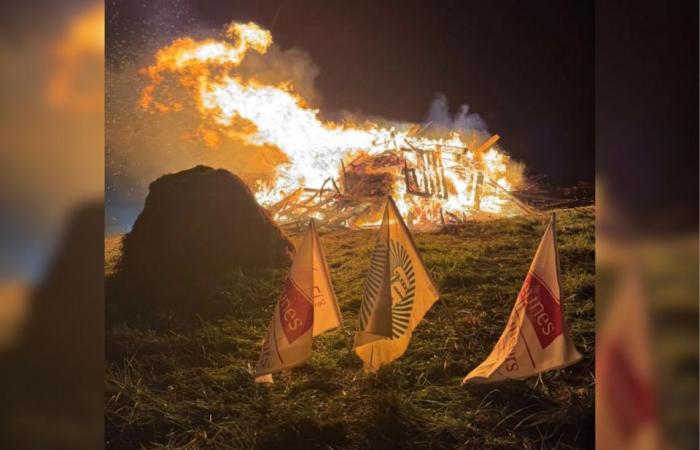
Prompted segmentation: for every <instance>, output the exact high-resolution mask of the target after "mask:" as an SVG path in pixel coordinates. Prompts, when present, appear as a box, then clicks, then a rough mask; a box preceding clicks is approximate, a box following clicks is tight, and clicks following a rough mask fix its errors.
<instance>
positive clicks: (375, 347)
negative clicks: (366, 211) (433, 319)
mask: <svg viewBox="0 0 700 450" xmlns="http://www.w3.org/2000/svg"><path fill="white" fill-rule="evenodd" d="M438 298H439V296H438V293H437V289H435V285H434V284H433V281H432V280H431V279H430V275H429V274H428V271H427V270H426V268H425V265H424V264H423V261H422V260H421V258H420V255H419V254H418V249H417V248H416V246H415V244H414V242H413V238H412V237H411V233H410V232H409V231H408V228H407V227H406V224H405V223H404V222H403V219H401V214H400V213H399V210H398V209H397V208H396V205H395V204H394V201H393V200H392V199H391V197H389V198H388V199H387V203H386V207H385V208H384V217H383V219H382V225H381V227H380V228H379V234H378V236H377V240H376V242H375V247H374V253H373V254H372V261H371V263H370V270H369V274H368V275H367V278H366V280H365V289H364V298H363V300H362V306H361V307H360V317H359V324H358V330H357V332H356V333H355V353H357V355H358V356H359V357H360V358H361V359H362V361H363V362H364V367H365V370H368V371H376V370H378V369H379V367H381V366H382V365H384V364H388V363H390V362H391V361H393V360H395V359H396V358H398V357H400V356H401V355H402V354H403V353H404V352H405V351H406V348H408V344H409V342H410V341H411V335H412V334H413V330H414V329H415V328H416V326H418V324H419V323H420V321H421V320H422V319H423V316H424V315H425V314H426V313H427V312H428V310H429V309H430V307H431V306H432V305H433V303H435V301H437V299H438Z"/></svg>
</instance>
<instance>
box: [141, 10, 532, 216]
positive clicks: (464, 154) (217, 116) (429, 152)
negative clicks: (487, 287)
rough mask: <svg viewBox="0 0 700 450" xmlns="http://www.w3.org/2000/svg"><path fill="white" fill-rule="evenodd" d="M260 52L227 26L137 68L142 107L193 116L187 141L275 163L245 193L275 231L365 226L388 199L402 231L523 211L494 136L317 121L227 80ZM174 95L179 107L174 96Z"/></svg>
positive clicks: (243, 32)
mask: <svg viewBox="0 0 700 450" xmlns="http://www.w3.org/2000/svg"><path fill="white" fill-rule="evenodd" d="M271 45H272V35H271V34H270V32H269V31H267V30H265V29H263V28H261V27H259V26H258V25H256V24H254V23H247V24H243V23H232V24H230V25H229V26H228V27H227V29H226V32H225V39H223V40H215V39H205V40H195V39H192V38H182V39H178V40H176V41H174V42H173V43H172V44H170V45H169V46H166V47H164V48H162V49H161V50H159V51H158V52H157V54H156V58H155V59H156V61H155V63H154V64H153V65H151V66H149V67H147V68H145V69H143V71H142V74H143V75H145V76H146V77H147V80H148V83H147V85H146V86H145V88H144V89H143V92H142V96H141V107H142V108H143V109H144V110H150V111H154V112H158V113H173V112H178V111H181V110H182V109H183V108H185V107H187V106H185V105H188V104H193V105H195V107H196V108H197V109H198V111H199V113H200V115H201V118H202V123H201V124H200V125H199V127H198V132H197V133H198V135H199V136H201V138H202V140H203V142H204V143H205V144H207V145H208V146H212V147H216V146H217V143H218V142H219V141H220V140H221V139H240V140H242V141H243V142H245V143H247V144H252V145H256V146H273V147H276V148H278V149H279V150H280V151H281V152H282V153H284V155H285V156H286V162H283V163H281V164H280V165H279V166H278V167H276V170H275V173H274V176H273V177H272V180H271V181H270V180H267V181H266V182H262V181H260V182H258V183H257V186H254V189H255V190H256V192H255V195H256V198H257V200H258V202H259V203H260V204H261V205H263V206H264V207H265V208H267V209H268V210H269V212H270V214H271V215H272V216H273V218H274V219H275V220H276V221H277V222H278V223H280V224H281V225H283V226H287V227H295V226H298V225H300V224H302V223H305V222H306V221H307V220H308V219H309V218H310V217H313V218H316V219H318V220H319V222H320V224H321V225H322V226H328V227H332V226H342V227H362V226H373V225H376V224H378V222H379V211H380V209H381V206H382V204H383V202H384V199H385V198H386V196H388V195H391V196H393V198H394V199H395V200H396V204H397V207H398V209H399V211H400V212H401V214H402V215H403V216H404V217H406V218H407V222H408V223H409V225H421V224H447V223H459V222H463V221H465V220H467V219H469V218H478V217H492V216H512V215H515V214H520V213H523V212H531V210H530V208H528V207H527V206H526V205H525V204H523V203H522V202H520V201H519V200H518V199H517V198H515V197H514V196H513V195H512V192H511V191H512V190H513V189H514V188H515V187H517V185H518V184H519V183H520V181H521V180H522V172H523V169H522V165H520V164H516V163H514V162H512V161H511V159H510V157H509V156H508V155H507V154H506V153H505V152H504V151H503V150H502V149H500V148H499V147H498V146H497V141H498V140H499V136H498V135H493V136H490V135H488V134H487V133H485V132H484V131H483V130H470V131H469V132H468V133H467V132H464V131H463V130H462V131H460V132H457V131H454V130H440V129H439V127H434V128H435V130H433V129H431V127H430V124H427V125H420V124H413V123H392V122H388V121H386V122H379V121H372V120H361V121H352V122H350V121H347V122H342V123H336V122H328V121H323V120H321V119H320V118H319V111H318V110H316V109H313V108H311V107H309V106H308V105H307V102H306V101H305V100H304V98H302V97H301V96H300V94H299V93H298V92H296V91H295V89H294V87H293V85H292V84H291V82H287V83H282V84H278V85H270V84H265V83H264V82H262V81H260V80H258V79H256V78H255V76H254V75H253V76H250V75H248V76H246V77H244V76H243V75H242V74H241V73H239V72H238V71H237V68H238V67H239V66H240V64H241V63H242V61H243V60H244V58H245V57H246V54H248V53H249V52H258V53H260V54H265V53H266V52H267V50H268V49H269V47H270V46H271ZM173 85H175V86H177V87H178V88H179V89H180V91H182V92H185V95H186V98H180V96H178V95H174V92H175V90H174V89H173Z"/></svg>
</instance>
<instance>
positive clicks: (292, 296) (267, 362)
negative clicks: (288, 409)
mask: <svg viewBox="0 0 700 450" xmlns="http://www.w3.org/2000/svg"><path fill="white" fill-rule="evenodd" d="M338 327H342V319H341V315H340V309H339V308H338V300H337V298H336V296H335V291H334V290H333V285H332V283H331V278H330V274H329V271H328V264H327V263H326V257H325V255H324V253H323V249H322V248H321V244H320V241H319V238H318V233H317V232H316V227H315V225H314V222H313V220H311V221H310V222H309V228H308V231H307V232H306V235H305V236H304V238H303V240H302V242H301V244H300V245H299V248H298V250H297V252H296V255H295V257H294V261H293V262H292V267H291V269H290V270H289V275H288V276H287V281H286V282H285V284H284V288H283V291H282V295H281V296H280V298H279V301H278V302H277V306H276V307H275V312H274V314H273V316H272V320H271V321H270V325H269V327H268V331H267V334H266V336H265V339H264V341H263V345H262V350H261V352H260V358H259V359H258V363H257V365H256V368H255V381H256V382H259V383H269V382H272V374H273V373H275V372H279V371H281V370H284V369H289V368H292V367H296V366H299V365H301V364H303V363H305V362H306V361H308V360H309V358H311V346H312V338H313V337H314V336H318V335H320V334H321V333H323V332H325V331H328V330H331V329H333V328H338Z"/></svg>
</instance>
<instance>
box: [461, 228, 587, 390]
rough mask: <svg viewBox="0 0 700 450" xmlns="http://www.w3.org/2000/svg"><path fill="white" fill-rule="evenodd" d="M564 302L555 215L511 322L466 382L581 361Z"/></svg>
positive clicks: (516, 376)
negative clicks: (568, 326)
mask: <svg viewBox="0 0 700 450" xmlns="http://www.w3.org/2000/svg"><path fill="white" fill-rule="evenodd" d="M580 359H581V354H580V353H579V352H578V351H577V350H576V348H575V347H574V344H573V342H572V340H571V337H570V336H569V333H568V330H567V328H566V323H565V322H564V314H563V311H562V307H561V282H560V274H559V256H558V253H557V244H556V220H555V216H554V215H553V216H552V219H551V221H550V222H549V225H548V226H547V229H546V230H545V232H544V235H543V236H542V240H541V241H540V245H539V247H538V248H537V252H536V253H535V257H534V259H533V260H532V263H531V265H530V270H529V271H528V273H527V276H526V277H525V281H524V282H523V286H522V288H521V289H520V293H519V294H518V297H517V299H516V301H515V306H514V307H513V309H512V311H511V313H510V317H509V319H508V323H507V324H506V327H505V330H504V331H503V333H502V334H501V337H500V339H499V340H498V342H497V343H496V346H495V347H494V349H493V351H492V352H491V354H490V355H489V356H488V357H487V358H486V360H485V361H484V362H482V363H481V364H480V365H479V366H478V367H477V368H475V369H474V370H472V371H471V372H470V373H469V374H468V375H467V376H466V377H465V378H464V380H463V381H462V383H463V384H464V383H468V382H480V383H489V382H495V381H504V380H510V379H521V378H526V377H529V376H532V375H536V374H539V373H541V372H544V371H546V370H551V369H557V368H562V367H566V366H569V365H571V364H574V363H576V362H578V361H579V360H580Z"/></svg>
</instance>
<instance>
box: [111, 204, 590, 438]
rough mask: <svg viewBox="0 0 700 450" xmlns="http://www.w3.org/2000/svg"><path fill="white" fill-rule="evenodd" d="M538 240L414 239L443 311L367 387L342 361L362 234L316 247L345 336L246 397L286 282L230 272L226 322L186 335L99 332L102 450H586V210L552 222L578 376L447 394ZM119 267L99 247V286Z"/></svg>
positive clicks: (361, 272)
mask: <svg viewBox="0 0 700 450" xmlns="http://www.w3.org/2000/svg"><path fill="white" fill-rule="evenodd" d="M545 225H546V221H545V220H544V219H535V218H514V219H503V220H497V221H492V222H482V223H472V224H468V225H465V226H462V227H458V228H451V229H446V230H442V231H440V232H430V233H417V234H416V235H415V240H416V243H417V245H418V247H419V250H420V251H421V253H422V255H423V259H424V261H425V263H426V265H427V266H428V269H429V270H430V272H431V274H432V276H433V278H434V280H435V281H436V283H437V285H438V288H439V291H440V293H441V296H442V300H441V301H438V302H437V303H436V304H435V305H434V306H433V308H432V309H431V310H430V312H429V313H428V314H427V315H426V317H425V319H424V321H423V322H422V323H421V324H420V325H419V327H418V328H417V329H416V331H415V332H414V335H413V339H412V342H411V345H410V346H409V348H408V350H407V352H406V353H405V354H404V356H403V357H402V358H400V359H399V360H397V361H395V362H394V363H393V364H391V365H389V366H386V367H384V368H382V370H380V371H379V372H378V373H377V374H364V373H363V372H362V369H361V367H362V365H361V361H360V359H359V358H357V357H356V356H355V354H354V353H353V352H352V351H351V350H350V348H349V347H350V343H351V337H350V331H352V330H354V327H355V324H356V319H357V312H358V310H359V307H360V303H361V296H362V284H363V279H364V276H365V274H366V271H367V268H368V265H369V259H370V252H371V250H372V246H373V241H374V236H373V234H374V232H373V231H349V230H348V231H342V232H332V233H322V234H321V240H322V243H323V245H324V247H325V251H326V255H327V257H328V260H329V261H328V262H329V265H330V269H331V275H332V277H333V283H334V285H335V290H336V293H337V296H338V299H339V301H340V307H341V310H342V313H343V320H344V323H345V327H346V329H347V330H348V333H347V334H344V333H343V332H341V331H332V332H329V333H326V334H325V335H323V336H321V337H319V338H316V339H315V341H314V353H313V358H312V360H311V361H310V362H309V363H308V364H307V365H305V366H303V367H301V368H298V369H294V370H292V371H289V372H285V373H282V374H279V375H277V376H276V383H275V384H274V385H272V386H269V387H267V386H260V385H256V384H255V383H253V377H252V369H253V367H254V366H255V363H256V361H257V358H258V352H259V346H260V341H261V339H262V337H263V335H264V333H265V330H266V327H267V325H268V323H269V320H270V317H271V314H272V311H273V309H274V305H275V303H276V301H277V297H278V295H279V293H280V289H281V287H282V283H283V281H284V278H285V277H286V271H285V270H277V271H265V272H261V273H258V274H256V275H255V276H250V275H241V274H239V273H231V274H230V278H229V280H228V282H227V283H226V284H225V285H224V286H222V287H221V289H220V295H221V296H222V297H223V298H225V299H226V300H227V302H228V303H229V304H230V311H229V313H228V314H227V315H225V316H222V317H221V318H220V319H219V320H216V321H205V320H201V319H198V318H197V317H192V319H191V321H190V322H191V323H189V324H188V325H187V326H182V325H178V326H176V327H173V328H171V329H168V330H152V329H135V328H131V327H129V326H127V325H124V324H117V325H114V326H112V328H111V330H108V333H107V357H108V374H107V393H106V396H107V398H106V408H107V412H106V422H107V424H106V427H107V430H106V432H107V439H108V447H110V448H261V449H268V448H269V449H281V448H305V449H311V448H319V449H366V448H385V449H404V448H421V449H423V448H424V449H447V448H465V449H466V448H469V449H472V448H482V449H491V448H518V449H522V448H526V449H529V448H533V449H534V448H537V449H539V448H561V449H565V448H586V447H587V446H592V443H591V440H592V433H593V431H592V428H593V398H594V361H593V355H594V343H595V334H594V332H595V331H594V320H595V314H594V296H595V279H594V274H595V266H594V264H595V256H594V212H593V209H592V208H582V209H571V210H565V211H561V212H559V214H558V225H559V251H560V257H561V266H562V276H563V289H564V291H563V297H564V305H565V308H566V320H567V323H568V325H569V328H570V331H571V334H572V336H573V339H574V341H575V343H576V345H577V347H578V349H579V350H580V351H581V353H583V355H584V359H583V361H581V362H580V363H578V364H577V365H575V366H573V367H570V368H568V369H564V370H559V371H553V372H549V373H546V374H544V375H542V376H541V377H540V378H539V379H538V378H533V379H530V380H526V381H519V382H507V383H502V384H496V385H481V386H479V385H468V386H460V382H461V379H462V378H463V377H464V375H466V374H467V373H468V372H469V371H470V370H471V369H473V368H474V367H476V366H477V365H478V364H479V363H480V362H481V361H482V360H483V359H484V358H485V357H486V356H487V355H488V354H489V352H490V351H491V349H492V347H493V345H494V344H495V342H496V340H497V339H498V337H499V336H500V333H501V332H502V330H503V327H504V325H505V323H506V321H507V319H508V315H509V313H510V310H511V308H512V306H513V303H514V301H515V298H516V296H517V293H518V290H519V289H520V286H521V283H522V281H523V278H524V276H525V273H526V271H527V268H528V266H529V264H530V261H531V258H532V256H533V254H534V252H535V249H536V247H537V244H538V242H539V239H540V237H541V233H542V232H543V231H544V228H545ZM299 238H300V236H296V237H293V240H295V243H296V242H298V240H299ZM118 257H119V241H118V239H114V238H113V239H110V240H108V241H107V270H108V271H109V270H112V268H113V267H114V261H115V259H117V258H118ZM107 301H110V299H109V298H108V299H107ZM442 302H444V303H446V304H447V305H449V309H447V308H445V307H444V305H443V304H442ZM448 311H450V312H452V313H453V316H452V317H451V316H450V315H449V312H448Z"/></svg>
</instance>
